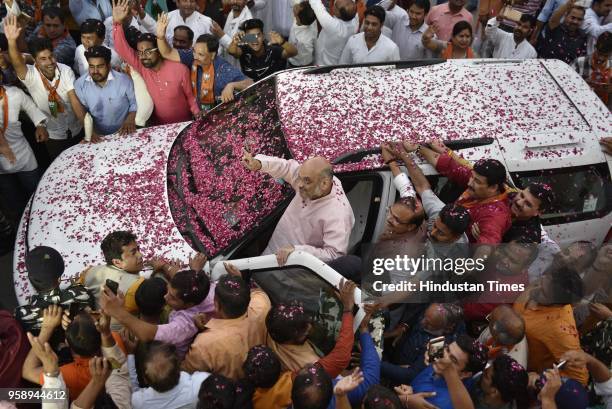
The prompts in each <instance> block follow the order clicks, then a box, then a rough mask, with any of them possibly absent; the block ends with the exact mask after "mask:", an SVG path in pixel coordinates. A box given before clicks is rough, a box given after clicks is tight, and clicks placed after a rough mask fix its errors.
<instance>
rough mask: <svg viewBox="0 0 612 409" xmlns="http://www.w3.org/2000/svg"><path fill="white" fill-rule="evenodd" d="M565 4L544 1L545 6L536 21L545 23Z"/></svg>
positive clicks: (562, 2)
mask: <svg viewBox="0 0 612 409" xmlns="http://www.w3.org/2000/svg"><path fill="white" fill-rule="evenodd" d="M564 4H565V0H546V4H544V7H542V11H540V14H539V15H538V21H541V22H542V23H547V22H548V20H550V16H552V14H553V13H554V12H555V11H556V10H557V9H558V8H559V7H561V6H562V5H564Z"/></svg>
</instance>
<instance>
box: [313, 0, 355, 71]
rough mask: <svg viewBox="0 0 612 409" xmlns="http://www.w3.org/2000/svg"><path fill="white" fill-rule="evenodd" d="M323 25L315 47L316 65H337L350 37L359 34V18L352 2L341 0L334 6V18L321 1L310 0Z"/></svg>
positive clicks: (350, 0)
mask: <svg viewBox="0 0 612 409" xmlns="http://www.w3.org/2000/svg"><path fill="white" fill-rule="evenodd" d="M308 2H309V3H310V7H312V10H313V11H314V12H315V15H316V16H317V20H318V21H319V24H320V25H321V32H320V33H319V38H318V39H317V45H316V47H315V64H317V65H337V64H338V61H340V56H341V55H342V50H344V46H345V45H346V42H347V41H348V39H349V37H350V36H352V35H353V34H355V33H357V30H358V28H359V18H358V17H357V8H356V6H355V3H353V1H352V0H339V1H336V3H335V5H334V14H335V15H334V16H332V15H331V14H329V12H328V11H327V9H326V8H325V6H324V5H323V3H322V2H321V0H308Z"/></svg>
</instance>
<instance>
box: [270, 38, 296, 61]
mask: <svg viewBox="0 0 612 409" xmlns="http://www.w3.org/2000/svg"><path fill="white" fill-rule="evenodd" d="M269 35H270V44H277V45H280V46H281V47H282V48H283V54H282V57H283V59H285V60H286V59H287V58H291V57H294V56H296V55H297V48H295V46H294V45H293V44H291V43H290V42H289V41H287V40H285V39H284V38H283V36H281V35H280V34H278V33H277V32H276V31H271V32H270V34H269Z"/></svg>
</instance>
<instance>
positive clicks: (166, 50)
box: [155, 13, 181, 62]
mask: <svg viewBox="0 0 612 409" xmlns="http://www.w3.org/2000/svg"><path fill="white" fill-rule="evenodd" d="M167 28H168V13H162V14H161V15H160V16H159V18H158V19H157V30H156V32H155V35H156V37H157V48H158V49H159V53H160V54H161V56H162V57H163V58H164V59H166V60H170V61H174V62H181V56H180V55H179V53H178V51H176V50H175V49H174V48H172V47H170V44H168V41H167V40H166V29H167Z"/></svg>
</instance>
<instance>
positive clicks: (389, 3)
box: [378, 0, 408, 35]
mask: <svg viewBox="0 0 612 409" xmlns="http://www.w3.org/2000/svg"><path fill="white" fill-rule="evenodd" d="M396 3H397V0H383V1H381V2H380V3H378V5H379V6H380V7H382V8H384V9H385V12H386V14H387V15H386V17H385V27H386V28H387V29H388V32H389V33H390V32H391V31H392V30H393V27H394V26H395V25H396V24H397V23H399V22H400V21H402V19H403V18H404V17H408V13H407V12H406V10H404V9H403V8H401V7H400V6H398V5H397V4H396ZM384 34H385V29H384V28H383V35H384Z"/></svg>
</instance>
